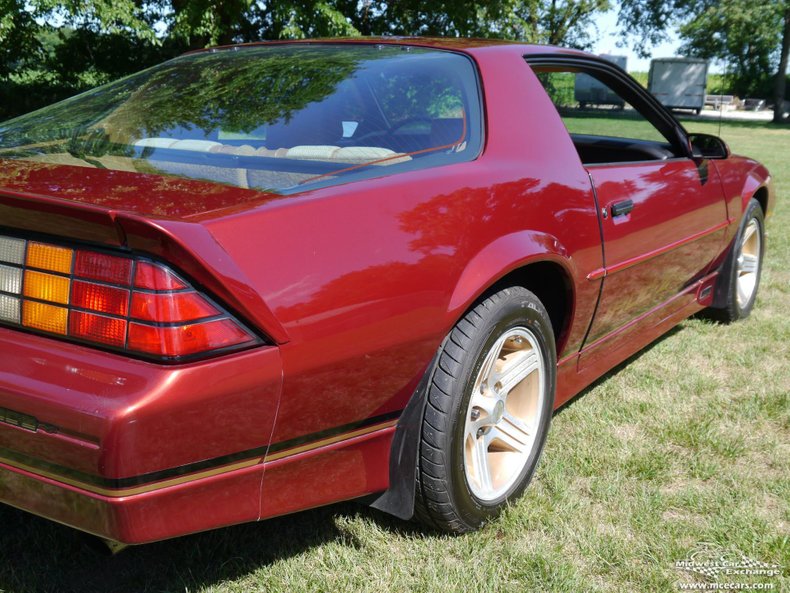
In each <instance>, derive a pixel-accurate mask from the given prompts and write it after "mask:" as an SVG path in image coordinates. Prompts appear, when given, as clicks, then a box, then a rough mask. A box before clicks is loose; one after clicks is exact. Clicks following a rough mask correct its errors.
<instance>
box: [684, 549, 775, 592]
mask: <svg viewBox="0 0 790 593" xmlns="http://www.w3.org/2000/svg"><path fill="white" fill-rule="evenodd" d="M675 568H676V569H678V570H681V571H683V572H685V573H686V574H689V575H694V576H696V577H697V578H696V579H694V581H686V582H683V581H681V582H678V589H680V590H683V591H772V590H776V588H777V587H776V585H777V580H776V579H778V577H780V576H781V575H782V567H781V566H779V565H778V564H771V563H769V562H763V561H761V560H755V559H753V558H749V557H748V556H746V555H745V554H743V553H741V552H740V551H738V550H734V549H722V548H721V547H719V546H716V545H713V544H700V545H699V547H698V548H697V549H696V550H695V551H694V552H693V553H692V554H691V555H689V557H688V558H686V559H684V560H677V561H676V562H675ZM699 577H702V579H703V580H702V581H700V580H699Z"/></svg>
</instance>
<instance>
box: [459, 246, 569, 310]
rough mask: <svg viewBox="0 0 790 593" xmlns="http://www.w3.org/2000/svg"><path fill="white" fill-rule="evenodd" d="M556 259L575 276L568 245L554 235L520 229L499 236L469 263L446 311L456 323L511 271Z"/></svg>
mask: <svg viewBox="0 0 790 593" xmlns="http://www.w3.org/2000/svg"><path fill="white" fill-rule="evenodd" d="M538 262H553V263H556V264H558V265H559V266H561V267H562V268H563V270H565V273H566V274H567V276H568V278H571V279H573V278H575V277H576V274H575V271H576V270H575V266H574V265H573V262H572V260H571V258H570V257H569V255H568V251H567V250H566V249H565V246H564V245H563V244H562V243H560V241H559V240H558V239H557V238H556V237H554V236H553V235H549V234H547V233H541V232H538V231H518V232H515V233H511V234H509V235H505V236H503V237H499V238H497V239H496V240H495V241H493V242H492V243H489V244H488V245H486V246H485V247H484V248H483V249H481V250H480V251H479V252H478V253H477V254H476V255H475V256H474V257H473V258H472V259H471V260H470V261H469V263H468V264H467V266H466V267H465V268H464V270H463V272H462V273H461V275H460V277H459V279H458V282H457V283H456V286H455V289H454V290H453V294H452V296H451V297H450V302H449V305H448V309H447V313H448V315H449V316H450V318H451V319H452V320H453V324H454V323H455V322H456V321H457V320H458V319H460V318H461V316H462V315H463V313H464V312H466V310H467V309H469V307H470V306H471V305H472V303H474V302H475V301H476V300H477V299H478V298H479V297H480V295H482V294H483V293H484V292H485V291H486V290H488V289H489V288H491V286H493V285H494V284H496V283H497V282H498V281H499V280H501V279H502V278H504V277H505V276H507V275H508V274H509V273H511V272H513V271H515V270H517V269H519V268H522V267H524V266H527V265H529V264H531V263H538Z"/></svg>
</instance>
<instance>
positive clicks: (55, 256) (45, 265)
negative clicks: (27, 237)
mask: <svg viewBox="0 0 790 593" xmlns="http://www.w3.org/2000/svg"><path fill="white" fill-rule="evenodd" d="M73 256H74V250H73V249H69V248H67V247H58V246H57V245H48V244H45V243H37V242H35V241H30V243H29V244H28V246H27V259H26V261H25V263H26V265H27V266H28V267H31V268H38V269H40V270H48V271H50V272H60V273H61V274H71V260H72V258H73Z"/></svg>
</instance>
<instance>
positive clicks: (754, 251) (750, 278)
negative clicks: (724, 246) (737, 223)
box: [736, 218, 762, 308]
mask: <svg viewBox="0 0 790 593" xmlns="http://www.w3.org/2000/svg"><path fill="white" fill-rule="evenodd" d="M760 242H761V239H760V223H759V222H757V219H756V218H752V219H751V220H750V221H749V224H748V225H746V229H744V231H743V237H742V238H741V244H740V245H739V247H738V259H737V266H738V267H737V274H738V278H737V280H736V289H737V292H736V298H737V299H738V306H739V307H741V308H743V307H746V306H747V305H748V304H749V301H750V300H751V298H752V296H753V295H754V291H755V289H756V287H757V275H758V274H759V272H760V249H761V247H762V246H761V244H760Z"/></svg>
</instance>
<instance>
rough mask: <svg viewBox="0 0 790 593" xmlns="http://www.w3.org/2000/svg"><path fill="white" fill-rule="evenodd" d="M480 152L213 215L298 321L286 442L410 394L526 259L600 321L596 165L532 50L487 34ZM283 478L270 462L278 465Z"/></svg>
mask: <svg viewBox="0 0 790 593" xmlns="http://www.w3.org/2000/svg"><path fill="white" fill-rule="evenodd" d="M474 57H475V59H476V60H477V62H478V64H479V65H480V72H481V80H482V86H483V89H484V93H485V94H484V97H485V107H486V109H485V112H486V121H485V130H486V132H485V148H484V150H483V153H482V154H481V155H480V157H479V158H477V159H476V160H474V161H471V162H467V163H461V164H456V165H448V166H445V167H440V168H436V169H431V170H422V171H415V172H410V173H403V174H399V175H393V176H388V177H383V178H379V179H375V180H366V181H360V182H356V183H350V184H347V185H341V186H335V187H332V188H327V189H323V190H318V191H314V192H309V193H305V194H300V195H297V196H292V197H291V198H288V199H285V200H281V201H277V202H271V203H268V204H266V205H264V206H261V207H259V208H253V209H251V210H249V211H246V212H239V213H236V214H233V215H230V216H226V217H222V218H218V219H215V220H213V221H207V222H205V224H206V225H207V227H208V229H209V231H210V232H211V234H212V235H213V237H215V238H216V240H217V241H218V242H219V244H220V245H221V246H222V248H223V249H224V250H226V251H227V252H228V253H229V254H230V256H231V257H232V259H233V260H234V261H235V262H236V263H237V265H238V266H239V267H240V269H241V270H242V271H243V273H244V274H245V276H246V277H248V278H249V279H250V282H251V286H252V288H253V289H254V290H255V291H257V292H258V293H260V295H261V296H262V297H263V300H264V301H265V303H266V304H267V305H268V307H269V308H270V309H271V310H272V312H273V313H274V315H275V316H276V317H277V320H278V322H279V323H280V324H282V327H283V328H284V330H285V332H286V333H287V334H288V340H287V342H285V343H283V344H281V352H282V359H283V365H284V384H283V397H282V400H281V404H280V409H279V411H278V419H277V424H276V427H275V434H274V438H273V442H278V441H283V440H287V439H292V438H296V437H300V436H302V435H306V434H310V433H314V432H318V431H321V430H326V429H328V428H332V427H336V426H339V425H343V424H346V423H351V422H354V421H357V420H360V419H364V418H368V417H372V416H376V415H380V414H385V413H388V412H391V411H395V410H400V409H402V408H403V407H404V406H405V404H406V402H407V401H408V398H409V397H410V395H411V394H412V392H413V390H414V388H415V387H416V384H417V382H418V381H419V378H420V376H421V375H422V373H423V372H424V370H425V368H426V366H427V364H428V362H429V361H430V360H431V357H432V355H433V353H434V352H435V350H436V348H437V347H438V346H439V344H440V343H441V341H442V339H443V338H444V336H445V335H446V333H447V332H448V331H449V329H450V328H451V327H452V326H453V324H454V323H455V322H456V321H457V320H458V318H459V317H460V315H461V314H462V313H463V311H464V310H465V309H466V308H467V307H468V306H469V305H470V304H471V303H472V302H473V301H474V299H475V298H476V297H478V296H479V295H480V294H481V293H482V292H483V291H484V290H485V289H486V288H487V287H489V286H490V285H491V284H493V283H494V282H495V281H496V280H497V279H499V278H501V277H502V276H503V275H505V274H506V273H508V272H509V271H511V270H513V269H514V268H517V267H518V266H520V265H524V264H526V263H529V262H532V261H546V260H553V261H557V262H560V263H561V265H562V266H563V269H564V270H566V271H567V274H568V276H569V280H570V284H571V285H572V287H573V292H574V296H575V297H576V298H575V307H574V308H573V312H572V319H571V322H570V324H569V331H568V332H566V335H567V336H568V337H567V340H566V341H565V346H564V347H563V352H568V353H571V354H572V353H573V352H574V351H575V350H578V347H579V344H580V342H581V340H582V338H583V336H584V333H585V331H586V329H587V327H588V325H589V321H590V317H591V315H592V311H593V308H594V304H595V299H596V297H597V291H598V282H597V281H592V282H591V281H589V280H587V279H586V276H587V274H588V273H589V272H590V271H592V270H594V269H596V268H598V267H600V266H601V265H602V258H601V245H600V234H599V227H598V222H597V215H596V207H595V201H594V197H593V195H592V192H591V189H590V182H589V178H588V176H587V174H586V172H585V171H584V169H583V168H582V166H581V163H580V162H579V159H578V156H577V154H576V151H575V149H574V148H573V145H572V143H571V141H570V138H569V137H568V135H567V132H566V131H565V128H564V126H563V125H562V122H561V121H560V119H559V116H558V115H557V113H556V111H555V110H554V108H553V106H552V105H551V103H550V101H549V99H548V97H546V95H545V93H544V91H543V89H542V87H541V86H540V83H539V82H538V81H537V79H536V78H535V76H534V75H533V74H532V72H531V71H530V70H529V69H528V67H527V66H526V64H525V63H524V61H523V59H522V57H521V55H520V53H518V52H517V51H513V50H512V49H509V50H508V51H505V50H504V49H499V48H486V49H481V50H477V51H476V52H475V53H474ZM268 480H269V478H267V481H268Z"/></svg>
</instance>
